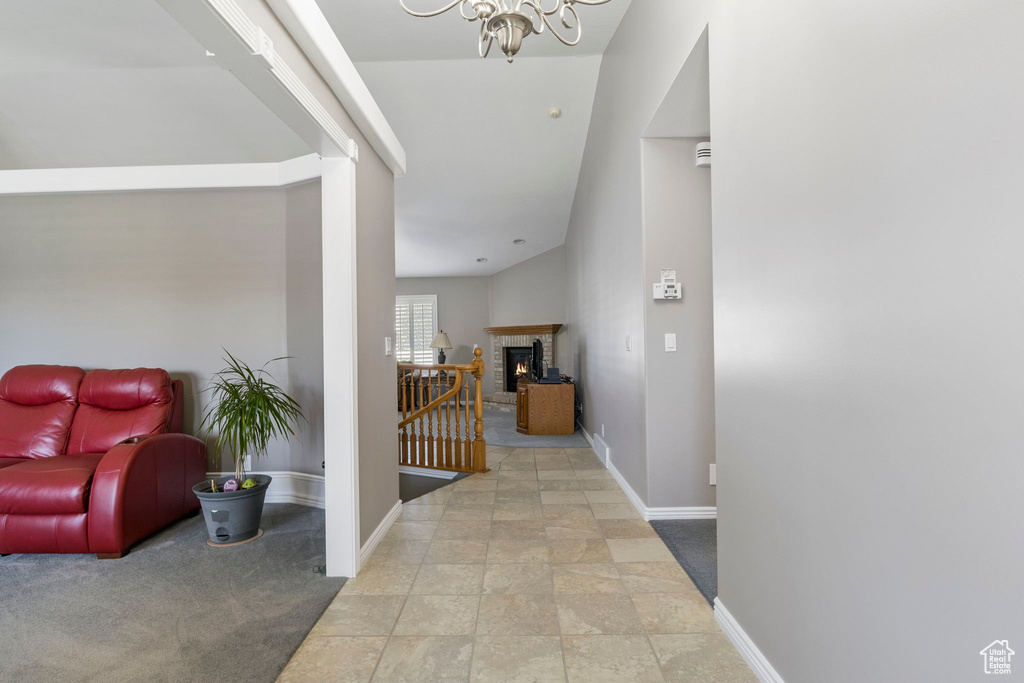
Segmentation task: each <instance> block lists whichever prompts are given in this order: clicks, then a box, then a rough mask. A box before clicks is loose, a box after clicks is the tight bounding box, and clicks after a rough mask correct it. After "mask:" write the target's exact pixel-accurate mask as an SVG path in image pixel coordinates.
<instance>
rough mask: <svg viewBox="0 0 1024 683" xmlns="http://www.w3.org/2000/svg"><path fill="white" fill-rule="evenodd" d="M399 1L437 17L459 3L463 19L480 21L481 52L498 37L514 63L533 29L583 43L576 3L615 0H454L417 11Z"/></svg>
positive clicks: (568, 42)
mask: <svg viewBox="0 0 1024 683" xmlns="http://www.w3.org/2000/svg"><path fill="white" fill-rule="evenodd" d="M398 2H399V3H400V4H401V5H402V9H404V10H405V11H406V12H408V13H409V14H411V15H413V16H414V17H436V16H438V15H440V14H444V13H445V12H447V11H448V10H451V9H455V8H456V7H458V8H459V13H460V14H462V18H463V19H465V20H466V21H479V22H480V41H479V47H480V56H481V57H486V56H487V55H488V54H490V52H491V46H492V45H493V44H494V41H498V47H500V48H501V51H502V52H504V53H505V56H506V57H508V61H509V62H510V63H511V62H512V60H513V58H515V56H516V55H517V54H518V53H519V49H520V48H521V47H522V46H523V38H525V37H526V36H528V35H530V34H531V33H543V32H544V27H545V26H546V27H547V28H549V29H551V33H552V34H553V35H554V36H555V38H558V40H560V41H561V42H562V43H563V44H565V45H568V46H569V47H574V46H576V45H579V43H580V38H582V37H583V27H582V26H581V25H580V16H579V14H577V13H576V7H575V6H576V5H603V4H605V3H606V2H611V0H552V2H553V5H552V6H551V8H550V9H548V8H547V7H545V5H546V4H547V0H451V2H449V3H448V4H447V5H445V6H444V7H442V8H441V9H438V10H434V11H433V12H414V11H412V10H411V9H409V8H408V7H407V6H406V4H405V0H398ZM556 14H557V15H558V18H559V19H561V22H562V26H563V27H564V28H565V29H567V30H568V31H569V32H570V33H569V35H568V37H566V36H563V35H562V34H561V33H559V32H558V29H556V28H555V26H554V25H553V24H552V23H551V19H552V18H553V17H554V16H555V15H556Z"/></svg>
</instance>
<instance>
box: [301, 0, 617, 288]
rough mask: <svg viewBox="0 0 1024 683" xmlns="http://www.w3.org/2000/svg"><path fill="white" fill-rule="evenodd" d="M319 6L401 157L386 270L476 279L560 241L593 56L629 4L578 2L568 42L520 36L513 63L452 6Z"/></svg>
mask: <svg viewBox="0 0 1024 683" xmlns="http://www.w3.org/2000/svg"><path fill="white" fill-rule="evenodd" d="M319 3H320V6H321V8H322V9H323V11H324V14H325V16H326V17H327V19H328V20H329V21H330V23H331V26H332V27H333V28H334V30H335V32H336V33H337V34H338V36H339V38H340V39H341V43H342V45H343V46H344V47H345V50H346V51H347V52H348V54H349V56H350V57H351V58H352V59H353V61H355V62H356V67H357V68H358V69H359V72H360V74H361V75H362V77H363V79H364V80H365V81H366V83H367V85H368V86H369V89H370V92H371V93H373V95H374V97H375V98H376V99H377V101H378V103H379V104H380V106H381V109H382V110H383V112H384V115H385V116H386V117H387V119H388V121H389V123H390V124H391V126H392V128H393V129H394V130H395V133H396V134H397V135H398V138H399V139H400V140H401V141H402V144H403V146H404V147H405V149H406V152H407V153H408V158H409V166H408V174H407V176H406V177H405V178H402V179H400V180H398V181H397V183H396V188H395V194H396V207H395V208H396V222H397V234H396V238H397V240H396V241H397V244H396V263H397V266H396V267H397V274H398V275H399V277H425V276H442V275H444V276H448V275H489V274H492V273H495V272H498V271H500V270H502V269H504V268H507V267H508V266H511V265H514V264H516V263H518V262H520V261H524V260H526V259H528V258H531V257H533V256H536V255H537V254H540V253H542V252H544V251H547V250H549V249H551V248H553V247H556V246H558V245H560V244H562V243H563V242H564V241H565V232H566V229H567V227H568V224H569V215H570V212H571V210H572V202H573V197H574V195H575V192H576V181H577V178H578V176H579V170H580V164H581V162H582V159H583V149H584V146H585V144H586V137H587V130H588V127H589V124H590V114H591V110H592V105H593V102H594V93H595V90H596V87H597V78H598V74H599V71H600V65H601V55H602V54H603V53H604V50H605V49H606V48H607V46H608V42H609V41H610V40H611V37H612V35H613V34H614V32H615V29H616V28H617V27H618V24H619V21H620V20H621V19H622V15H623V14H624V13H625V11H626V8H627V7H628V6H629V0H612V1H611V2H609V3H608V4H606V5H599V6H595V7H585V6H580V9H579V12H580V17H581V20H582V24H583V41H582V42H581V44H580V45H579V46H577V47H575V48H570V47H566V46H564V45H562V44H561V43H559V42H558V41H557V40H556V39H555V38H554V37H553V36H551V35H547V34H546V33H545V34H541V35H532V36H529V37H527V39H526V40H525V41H524V44H523V49H522V52H520V56H519V57H517V58H516V60H515V62H514V63H512V64H508V63H507V62H506V61H505V59H504V57H503V56H501V55H500V53H499V51H498V50H497V48H495V49H494V50H493V51H492V55H491V57H490V58H488V59H486V60H481V59H480V58H479V57H478V56H477V46H476V39H477V35H478V31H479V28H478V27H479V24H476V23H472V24H471V23H468V22H466V21H465V20H463V19H462V18H460V17H459V16H458V10H457V9H456V10H452V11H451V12H449V13H448V14H446V15H442V16H440V17H436V18H432V19H420V18H416V17H412V16H410V15H408V14H406V13H405V12H404V11H403V10H402V8H401V6H400V5H399V3H398V0H319ZM406 3H407V4H408V5H409V6H410V7H411V8H413V9H416V10H418V11H423V10H429V9H436V8H438V7H440V6H442V5H443V4H444V3H443V2H442V0H406ZM552 4H553V2H552V0H545V2H544V5H545V6H551V5H552ZM555 107H558V108H560V109H561V111H562V117H561V118H559V119H552V118H551V117H550V116H549V111H550V110H551V109H552V108H555ZM515 239H525V240H526V243H525V244H523V245H515V244H513V240H515ZM479 258H486V259H487V262H486V263H478V262H477V259H479Z"/></svg>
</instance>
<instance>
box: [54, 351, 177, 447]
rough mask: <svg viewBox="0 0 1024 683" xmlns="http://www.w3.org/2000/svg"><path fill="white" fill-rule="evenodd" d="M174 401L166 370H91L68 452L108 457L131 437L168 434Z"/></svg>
mask: <svg viewBox="0 0 1024 683" xmlns="http://www.w3.org/2000/svg"><path fill="white" fill-rule="evenodd" d="M173 398H174V396H173V392H172V390H171V378H170V377H169V376H168V375H167V373H166V372H165V371H164V370H155V369H150V368H136V369H135V370H91V371H90V372H88V373H86V375H85V378H84V379H83V380H82V386H81V388H80V389H79V390H78V411H77V412H76V413H75V418H74V421H73V422H72V424H71V439H70V440H69V442H68V450H67V452H68V453H69V454H75V453H105V452H107V451H108V450H110V449H111V448H113V447H114V446H116V445H117V444H118V443H120V442H121V441H124V440H125V439H127V438H128V437H131V436H145V435H150V434H162V433H164V432H165V431H166V430H167V425H168V423H169V421H170V416H171V408H172V401H173Z"/></svg>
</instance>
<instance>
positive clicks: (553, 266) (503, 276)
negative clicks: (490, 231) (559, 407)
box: [490, 246, 571, 374]
mask: <svg viewBox="0 0 1024 683" xmlns="http://www.w3.org/2000/svg"><path fill="white" fill-rule="evenodd" d="M565 258H566V256H565V247H564V246H561V247H555V248H554V249H550V250H548V251H546V252H544V253H543V254H538V255H537V256H534V257H533V258H531V259H527V260H526V261H523V262H522V263H517V264H516V265H514V266H510V267H509V268H506V269H505V270H502V271H500V272H498V273H495V274H494V275H492V276H491V278H490V280H491V282H490V308H491V313H490V320H491V326H493V327H507V326H511V325H549V324H559V325H564V324H565V322H566V319H565V301H566V288H567V287H568V280H567V278H566V270H565V266H566V262H565ZM567 332H568V328H563V330H562V331H561V332H560V333H559V338H558V339H557V341H556V345H555V353H556V354H557V355H556V357H555V358H553V359H552V358H546V359H545V361H547V362H549V363H553V364H554V365H557V366H559V367H560V368H561V369H562V372H563V373H564V374H571V373H569V372H568V370H567V369H566V367H565V364H566V363H567V362H568V354H567V352H566V351H565V349H563V347H564V346H566V341H567V339H568V337H567V336H566V334H567Z"/></svg>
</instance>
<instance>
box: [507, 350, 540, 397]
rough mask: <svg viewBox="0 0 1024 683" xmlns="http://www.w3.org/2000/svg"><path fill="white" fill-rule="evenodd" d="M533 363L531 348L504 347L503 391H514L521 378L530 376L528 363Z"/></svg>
mask: <svg viewBox="0 0 1024 683" xmlns="http://www.w3.org/2000/svg"><path fill="white" fill-rule="evenodd" d="M532 362H533V347H531V346H506V347H505V391H515V390H516V385H517V384H518V383H519V378H520V377H521V376H525V377H529V376H530V363H532Z"/></svg>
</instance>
